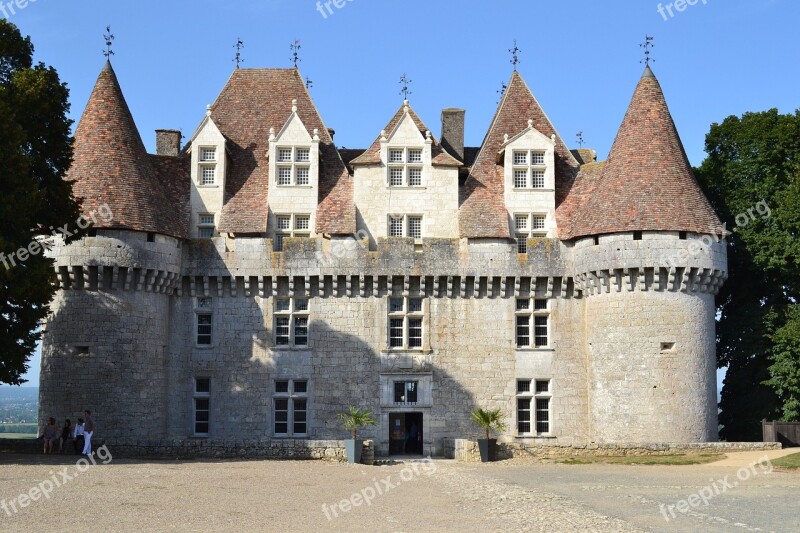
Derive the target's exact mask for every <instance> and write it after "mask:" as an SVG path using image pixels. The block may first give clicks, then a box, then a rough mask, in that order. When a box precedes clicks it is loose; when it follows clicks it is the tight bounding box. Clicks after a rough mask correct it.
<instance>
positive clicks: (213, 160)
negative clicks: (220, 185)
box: [199, 146, 217, 186]
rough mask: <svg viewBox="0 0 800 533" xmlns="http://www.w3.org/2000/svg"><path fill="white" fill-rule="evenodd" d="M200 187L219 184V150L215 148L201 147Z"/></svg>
mask: <svg viewBox="0 0 800 533" xmlns="http://www.w3.org/2000/svg"><path fill="white" fill-rule="evenodd" d="M199 171H200V172H199V181H200V185H205V186H214V185H216V184H217V148H216V147H215V146H201V147H200V168H199Z"/></svg>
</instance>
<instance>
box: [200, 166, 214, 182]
mask: <svg viewBox="0 0 800 533" xmlns="http://www.w3.org/2000/svg"><path fill="white" fill-rule="evenodd" d="M216 182H217V168H216V167H211V166H204V167H203V177H202V179H201V181H200V183H201V184H202V185H214V184H215V183H216Z"/></svg>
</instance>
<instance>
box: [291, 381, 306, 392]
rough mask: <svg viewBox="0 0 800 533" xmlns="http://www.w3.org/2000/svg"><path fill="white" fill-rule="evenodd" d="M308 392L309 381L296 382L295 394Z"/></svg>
mask: <svg viewBox="0 0 800 533" xmlns="http://www.w3.org/2000/svg"><path fill="white" fill-rule="evenodd" d="M307 392H308V381H295V382H294V393H295V394H306V393H307Z"/></svg>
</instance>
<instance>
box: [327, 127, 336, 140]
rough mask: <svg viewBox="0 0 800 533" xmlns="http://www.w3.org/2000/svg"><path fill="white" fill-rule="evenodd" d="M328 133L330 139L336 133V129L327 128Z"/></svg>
mask: <svg viewBox="0 0 800 533" xmlns="http://www.w3.org/2000/svg"><path fill="white" fill-rule="evenodd" d="M328 135H330V136H331V139H333V136H334V135H336V130H335V129H333V128H328Z"/></svg>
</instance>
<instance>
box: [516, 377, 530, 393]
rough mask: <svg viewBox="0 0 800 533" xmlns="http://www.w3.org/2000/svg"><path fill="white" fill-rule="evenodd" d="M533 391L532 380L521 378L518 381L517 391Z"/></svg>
mask: <svg viewBox="0 0 800 533" xmlns="http://www.w3.org/2000/svg"><path fill="white" fill-rule="evenodd" d="M530 391H531V380H529V379H527V380H526V379H520V380H518V381H517V393H518V394H519V393H526V392H530Z"/></svg>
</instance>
